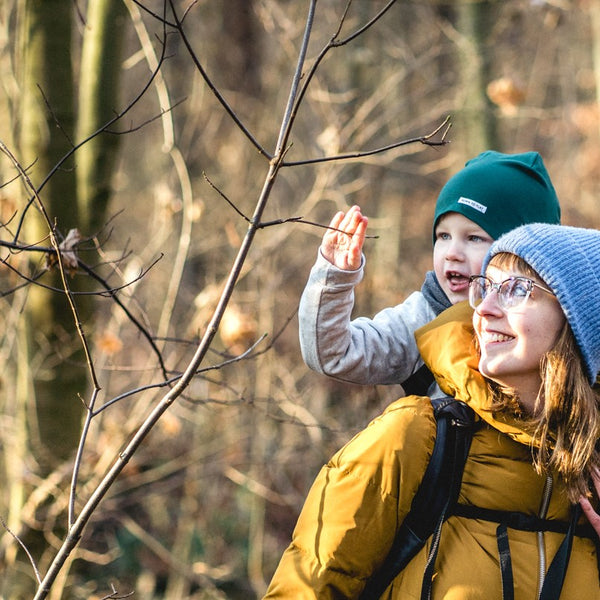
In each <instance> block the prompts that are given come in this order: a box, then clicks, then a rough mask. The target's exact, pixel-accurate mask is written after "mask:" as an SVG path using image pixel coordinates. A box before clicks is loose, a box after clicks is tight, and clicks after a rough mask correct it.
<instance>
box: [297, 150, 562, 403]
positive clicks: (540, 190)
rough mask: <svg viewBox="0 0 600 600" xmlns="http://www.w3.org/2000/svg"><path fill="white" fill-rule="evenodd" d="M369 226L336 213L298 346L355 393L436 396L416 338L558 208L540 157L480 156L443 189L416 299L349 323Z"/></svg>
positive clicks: (356, 211) (356, 213) (305, 304)
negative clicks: (501, 249) (486, 261)
mask: <svg viewBox="0 0 600 600" xmlns="http://www.w3.org/2000/svg"><path fill="white" fill-rule="evenodd" d="M367 222H368V220H367V217H365V216H363V215H362V213H361V210H360V208H359V207H357V206H353V207H352V208H350V210H349V211H348V212H347V213H346V214H344V213H343V212H339V213H337V214H336V215H335V216H334V217H333V220H332V221H331V224H330V228H331V229H329V230H328V231H327V232H326V233H325V235H324V237H323V241H322V243H321V246H320V249H319V254H318V257H317V261H316V263H315V265H314V266H313V268H312V270H311V273H310V277H309V279H308V282H307V284H306V287H305V289H304V292H303V294H302V297H301V300H300V307H299V313H298V319H299V332H300V346H301V350H302V356H303V358H304V361H305V362H306V364H307V365H308V366H309V367H310V368H311V369H313V370H315V371H317V372H319V373H322V374H325V375H329V376H330V377H333V378H335V379H338V380H341V381H347V382H351V383H358V384H369V385H378V384H398V383H400V384H402V385H403V388H404V390H405V392H406V393H407V394H408V393H418V394H426V393H429V395H434V396H435V395H438V393H437V392H436V391H435V389H436V388H435V384H433V377H431V375H430V373H429V372H428V370H427V369H426V368H425V367H424V366H423V361H422V359H421V357H420V355H419V352H418V349H417V346H416V343H415V339H414V332H415V331H416V330H417V329H418V328H419V327H421V326H423V325H425V324H426V323H428V322H429V321H431V320H432V319H433V318H435V317H436V315H438V314H439V313H441V312H442V311H443V310H444V309H446V308H448V307H449V306H451V305H452V304H455V303H456V302H459V301H461V300H465V299H466V298H467V295H468V280H469V276H470V275H473V274H477V273H479V272H480V270H481V264H482V261H483V258H484V256H485V254H486V252H487V250H488V249H489V247H490V245H491V244H492V242H493V241H494V240H495V239H497V238H498V237H500V235H502V234H503V233H505V232H508V231H510V230H512V229H514V228H515V227H517V226H519V225H523V224H527V223H535V222H544V223H551V224H558V223H560V206H559V202H558V198H557V195H556V192H555V190H554V187H553V185H552V182H551V180H550V176H549V175H548V172H547V170H546V168H545V166H544V163H543V161H542V158H541V156H540V155H539V154H538V153H537V152H525V153H522V154H502V153H499V152H495V151H487V152H483V153H482V154H480V155H479V156H477V157H475V158H473V159H472V160H470V161H468V162H467V163H466V165H465V167H464V168H463V169H462V170H461V171H459V172H458V173H456V174H455V175H454V176H453V177H452V178H450V180H448V182H447V183H446V184H445V185H444V187H443V188H442V190H441V192H440V194H439V197H438V199H437V203H436V208H435V215H434V220H433V270H432V271H429V272H428V273H427V274H426V277H425V281H424V283H423V286H422V288H421V291H418V292H413V293H412V294H411V295H410V296H409V297H408V298H407V299H406V300H405V301H404V302H403V303H401V304H398V305H396V306H393V307H389V308H385V309H384V310H382V311H381V312H379V313H378V314H376V315H375V316H374V317H373V318H372V319H370V318H366V317H358V318H356V319H354V320H351V312H352V309H353V306H354V288H355V287H356V285H358V283H359V282H360V281H361V279H362V277H363V271H364V265H365V258H364V256H363V254H362V246H363V242H364V239H365V232H366V228H367Z"/></svg>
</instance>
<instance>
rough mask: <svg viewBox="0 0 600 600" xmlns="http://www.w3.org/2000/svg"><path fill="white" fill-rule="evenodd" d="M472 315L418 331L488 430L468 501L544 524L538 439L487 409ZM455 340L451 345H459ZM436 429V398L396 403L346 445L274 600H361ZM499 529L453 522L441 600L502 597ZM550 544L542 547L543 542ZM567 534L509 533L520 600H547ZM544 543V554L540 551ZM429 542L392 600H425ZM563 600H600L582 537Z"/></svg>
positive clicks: (447, 532)
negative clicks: (545, 581)
mask: <svg viewBox="0 0 600 600" xmlns="http://www.w3.org/2000/svg"><path fill="white" fill-rule="evenodd" d="M471 314H472V311H471V309H469V308H468V306H467V305H466V303H461V304H459V305H456V306H455V307H453V308H451V309H449V310H448V311H446V312H444V313H443V314H442V315H440V317H438V319H436V320H435V321H433V322H432V323H430V324H429V325H427V326H426V327H424V328H423V329H421V330H419V331H418V332H417V341H418V344H419V348H420V351H421V355H422V356H423V358H424V360H425V362H426V363H427V364H428V365H429V367H430V368H431V369H432V371H433V372H434V373H435V375H436V378H437V379H438V382H439V383H440V385H441V387H442V389H443V390H444V392H446V393H447V394H448V395H451V396H454V397H456V398H459V399H461V400H464V401H465V402H467V403H468V404H469V405H470V406H472V407H473V409H474V410H475V411H476V413H477V414H478V415H479V416H480V417H481V419H482V420H483V421H484V422H485V423H484V426H483V427H481V428H480V429H479V430H478V431H477V432H476V434H475V436H474V438H473V442H472V445H471V450H470V453H469V458H468V459H467V464H466V466H465V470H464V475H463V483H462V487H461V491H460V497H459V502H461V503H463V504H471V505H475V506H480V507H485V508H491V509H499V510H510V511H520V512H525V513H528V514H531V515H539V511H540V506H541V505H542V499H543V496H544V490H545V488H546V484H547V481H546V478H545V477H541V476H539V475H537V474H536V473H535V471H534V469H533V467H532V464H531V451H530V447H529V444H530V441H531V440H530V437H529V436H528V435H527V434H526V433H524V432H523V431H522V430H521V429H520V428H519V422H518V420H517V419H514V418H510V417H507V418H504V419H501V420H497V419H496V418H494V416H492V415H491V414H490V413H489V412H487V411H486V410H485V408H486V406H487V402H488V397H487V388H486V385H485V382H484V380H483V378H482V377H481V375H480V374H479V373H478V371H477V370H476V366H477V362H476V358H475V355H474V350H473V346H472V337H473V334H472V328H471ZM448 340H450V341H451V343H449V341H448ZM435 433H436V424H435V419H434V416H433V412H432V408H431V403H430V402H429V399H428V398H422V397H417V396H410V397H408V398H403V399H401V400H398V401H396V402H395V403H393V404H392V405H390V406H389V407H388V409H387V410H386V411H385V412H384V413H383V414H382V415H381V416H379V417H378V418H376V419H375V420H374V421H373V422H372V423H370V424H369V426H368V427H367V428H366V429H364V430H363V431H362V432H360V433H359V434H358V435H356V436H355V437H354V438H353V439H352V440H351V441H350V442H348V444H346V446H344V447H343V448H342V449H341V450H340V451H339V452H337V454H335V456H334V457H333V458H332V459H331V460H330V462H329V463H328V464H327V465H326V466H325V467H323V468H322V470H321V471H320V473H319V474H318V476H317V478H316V480H315V482H314V484H313V486H312V488H311V490H310V492H309V494H308V497H307V499H306V502H305V505H304V507H303V509H302V512H301V514H300V517H299V519H298V523H297V525H296V528H295V530H294V533H293V539H292V543H291V544H290V546H289V547H288V548H287V550H286V551H285V553H284V554H283V557H282V559H281V561H280V564H279V566H278V568H277V570H276V572H275V575H274V576H273V580H272V581H271V584H270V586H269V589H268V591H267V594H266V596H265V598H269V599H273V598H285V599H287V600H302V599H309V598H310V599H312V598H319V599H330V598H331V599H334V598H335V599H341V598H358V597H359V596H360V593H361V591H362V590H363V588H364V585H365V582H366V580H367V579H368V578H369V577H370V576H371V574H372V573H373V572H374V571H375V570H376V569H377V567H378V566H379V565H380V564H381V563H382V561H383V560H384V559H385V557H386V556H387V554H388V551H389V549H390V546H391V544H392V541H393V539H394V536H395V534H396V531H397V530H398V527H399V525H400V524H401V523H402V521H403V519H404V517H405V515H406V514H407V512H408V510H409V508H410V505H411V501H412V498H413V496H414V494H415V492H416V490H417V488H418V486H419V483H420V481H421V477H422V475H423V472H424V470H425V467H426V465H427V464H428V461H429V458H430V456H431V451H432V448H433V443H434V440H435ZM553 479H554V485H553V487H552V489H551V496H550V501H549V505H548V512H547V516H546V518H548V519H556V520H561V521H567V520H568V516H569V503H568V500H567V498H566V495H565V493H564V487H563V486H562V485H561V483H560V482H559V481H558V480H557V478H553ZM496 527H497V524H495V523H492V522H489V521H482V520H476V519H467V518H462V517H457V516H452V517H450V518H449V519H448V521H447V522H446V523H445V524H444V526H443V529H442V537H441V542H440V548H439V553H438V556H437V561H436V575H435V578H434V581H433V588H432V598H433V599H434V600H438V599H444V600H475V599H477V600H495V599H498V600H501V598H502V587H501V577H500V568H499V561H498V548H497V538H496ZM538 536H539V538H541V540H540V539H538ZM563 539H564V535H563V534H560V533H550V532H545V533H543V534H538V533H536V532H524V531H516V530H512V529H509V544H510V551H511V559H512V570H513V576H514V598H515V600H535V599H536V598H537V595H538V591H539V586H540V576H539V571H540V561H541V563H542V567H541V568H542V569H544V566H543V565H544V561H545V564H546V567H547V565H549V564H550V562H551V560H552V558H553V557H554V555H555V553H556V551H557V548H558V547H559V545H560V543H561V541H562V540H563ZM540 541H541V546H542V547H543V551H542V552H541V553H540ZM428 551H429V544H427V545H426V547H425V548H424V549H423V550H421V551H420V552H419V554H418V555H417V556H415V558H414V559H413V560H412V561H411V563H410V564H409V565H408V566H407V567H406V569H404V571H403V572H402V573H401V574H400V575H399V576H398V577H396V579H395V580H394V581H393V583H392V585H391V586H390V587H389V588H388V589H387V590H386V592H385V594H384V595H383V596H382V598H384V599H386V600H390V599H392V600H410V599H414V598H417V599H418V598H420V594H421V585H422V579H423V572H424V568H425V561H426V559H427V554H428ZM560 598H561V600H566V599H569V600H578V599H586V600H588V599H589V600H600V586H599V574H598V566H597V560H596V547H595V544H594V543H593V542H592V541H591V540H589V539H586V538H580V537H575V538H574V541H573V548H572V552H571V558H570V562H569V567H568V570H567V574H566V579H565V582H564V586H563V590H562V594H561V596H560Z"/></svg>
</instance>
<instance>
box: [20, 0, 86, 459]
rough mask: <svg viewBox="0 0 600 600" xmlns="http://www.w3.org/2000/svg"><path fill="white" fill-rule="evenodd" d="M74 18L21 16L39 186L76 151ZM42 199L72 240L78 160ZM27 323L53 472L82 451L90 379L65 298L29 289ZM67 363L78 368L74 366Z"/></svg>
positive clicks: (40, 6)
mask: <svg viewBox="0 0 600 600" xmlns="http://www.w3.org/2000/svg"><path fill="white" fill-rule="evenodd" d="M71 11H72V5H71V4H70V3H68V2H67V3H65V2H63V1H62V0H29V1H28V2H27V3H26V5H25V8H24V12H23V14H22V17H23V22H22V29H21V34H22V35H21V48H20V53H19V54H20V59H21V73H20V83H21V102H22V103H21V109H20V115H21V130H20V132H19V133H20V135H19V143H20V160H21V163H22V164H23V166H25V167H29V166H30V169H29V171H28V173H29V176H30V178H31V181H32V183H33V185H35V186H39V185H40V184H41V182H42V181H43V179H44V177H46V175H47V174H48V173H49V171H50V170H51V169H52V167H53V166H54V165H55V164H56V163H57V162H58V161H59V159H60V158H61V157H63V156H64V155H65V154H66V153H67V152H68V151H69V149H70V148H71V146H72V142H71V140H72V131H73V100H72V99H73V81H72V70H71ZM40 199H41V202H43V204H44V206H45V207H46V210H47V212H48V214H49V216H50V219H51V220H52V221H53V224H54V223H56V228H57V232H60V233H61V234H63V235H66V232H67V231H68V230H69V229H70V228H72V227H75V226H77V224H78V211H77V204H76V202H75V178H74V174H73V162H72V161H69V162H68V163H67V164H64V165H63V168H61V169H59V170H58V171H57V172H56V173H55V174H54V175H53V176H52V178H51V179H50V180H49V181H48V183H47V184H46V185H45V186H44V188H43V190H41V192H40ZM25 222H26V226H27V229H26V235H27V242H29V243H41V244H45V245H49V239H48V233H49V228H48V225H47V224H46V223H45V222H44V220H43V219H42V218H41V215H40V214H39V212H38V211H37V210H36V209H35V207H31V208H30V209H29V211H28V213H27V217H26V220H25ZM23 241H25V240H23ZM51 275H52V276H51V277H49V278H47V279H45V280H44V283H45V284H48V285H50V286H53V287H56V288H58V289H60V288H61V287H62V283H61V280H60V277H59V276H58V273H56V272H55V273H52V274H51ZM27 316H28V329H29V334H30V335H29V336H28V339H29V352H30V353H29V356H30V360H29V364H31V365H34V364H35V365H36V371H35V372H34V373H33V374H32V375H33V378H34V381H35V405H36V410H35V411H34V412H33V414H34V415H35V419H33V420H32V422H30V435H31V442H32V449H33V450H34V456H35V457H36V458H37V459H38V461H39V462H40V464H41V465H43V470H47V469H50V468H51V467H52V466H53V465H55V464H56V463H57V461H61V460H64V459H65V458H67V457H69V456H70V455H71V454H72V452H73V449H74V448H75V447H76V444H77V440H78V438H79V433H80V419H81V412H82V411H81V401H80V400H79V398H78V395H82V396H83V395H84V394H85V388H86V372H85V369H84V368H83V367H82V364H81V361H82V356H81V352H80V350H79V347H80V344H79V343H78V340H77V339H75V336H74V335H73V333H72V332H73V331H74V325H73V315H72V313H71V310H70V308H69V305H68V303H67V299H66V296H65V294H63V293H60V292H52V291H49V290H47V289H44V288H42V287H39V286H31V288H30V290H29V298H28V302H27ZM57 356H59V357H61V359H60V360H57ZM65 359H67V360H69V359H70V360H71V361H72V362H71V364H70V366H69V367H67V366H66V365H65V363H64V361H65ZM33 421H37V422H33ZM36 441H37V442H39V443H36Z"/></svg>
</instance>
